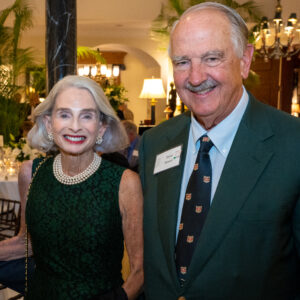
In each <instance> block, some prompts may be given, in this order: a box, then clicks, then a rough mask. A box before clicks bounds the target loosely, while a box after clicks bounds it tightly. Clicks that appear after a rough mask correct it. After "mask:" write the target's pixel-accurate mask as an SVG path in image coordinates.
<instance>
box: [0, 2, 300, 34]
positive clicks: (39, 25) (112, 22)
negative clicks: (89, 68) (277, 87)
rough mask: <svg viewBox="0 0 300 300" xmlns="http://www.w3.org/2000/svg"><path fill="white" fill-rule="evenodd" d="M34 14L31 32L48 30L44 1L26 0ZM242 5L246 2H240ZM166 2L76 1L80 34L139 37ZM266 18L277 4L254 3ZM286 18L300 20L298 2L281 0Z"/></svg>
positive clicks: (0, 4) (271, 14)
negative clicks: (293, 16)
mask: <svg viewBox="0 0 300 300" xmlns="http://www.w3.org/2000/svg"><path fill="white" fill-rule="evenodd" d="M27 1H28V2H29V3H31V5H32V8H33V10H34V28H33V29H32V30H34V31H36V32H38V31H44V26H45V0H44V1H43V0H27ZM237 1H238V2H240V3H243V2H245V1H243V0H237ZM13 2H14V0H0V10H2V9H3V8H5V7H7V6H9V5H11V4H12V3H13ZM166 2H167V0H150V1H148V0H109V1H100V0H77V25H78V31H79V32H80V29H81V28H82V29H86V30H84V31H85V33H84V34H89V31H88V29H90V28H93V31H94V30H99V31H100V32H102V34H103V33H106V34H111V32H114V34H115V33H116V32H120V33H124V32H128V31H129V32H130V31H132V30H135V31H136V34H139V33H140V32H142V31H145V30H147V29H148V28H149V26H150V24H151V21H152V20H153V19H154V18H155V17H156V16H157V15H158V14H159V11H160V7H161V3H166ZM255 2H256V3H257V4H258V5H259V7H260V9H261V11H262V12H263V14H264V15H266V16H267V17H269V18H272V17H273V15H274V11H275V5H276V3H277V1H276V0H255ZM281 4H282V7H283V17H284V18H287V17H288V15H289V13H290V12H296V13H297V15H298V17H299V18H300V1H299V0H281Z"/></svg>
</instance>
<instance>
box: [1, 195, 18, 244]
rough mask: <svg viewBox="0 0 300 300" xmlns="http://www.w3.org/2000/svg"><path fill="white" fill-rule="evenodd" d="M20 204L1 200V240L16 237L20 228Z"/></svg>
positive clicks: (14, 201)
mask: <svg viewBox="0 0 300 300" xmlns="http://www.w3.org/2000/svg"><path fill="white" fill-rule="evenodd" d="M20 215H21V210H20V202H19V201H16V200H8V199H3V198H0V240H4V239H7V238H10V237H13V236H15V235H16V234H17V233H18V231H19V228H20Z"/></svg>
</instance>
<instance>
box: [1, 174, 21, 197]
mask: <svg viewBox="0 0 300 300" xmlns="http://www.w3.org/2000/svg"><path fill="white" fill-rule="evenodd" d="M0 198H4V199H9V200H18V201H20V194H19V189H18V178H17V177H9V178H8V180H5V179H4V178H3V177H0Z"/></svg>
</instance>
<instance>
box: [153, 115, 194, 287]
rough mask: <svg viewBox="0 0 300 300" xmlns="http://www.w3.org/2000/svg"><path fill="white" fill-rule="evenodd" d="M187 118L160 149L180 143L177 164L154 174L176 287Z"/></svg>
mask: <svg viewBox="0 0 300 300" xmlns="http://www.w3.org/2000/svg"><path fill="white" fill-rule="evenodd" d="M187 119H188V121H186V122H185V123H184V124H183V126H181V127H179V128H178V127H177V129H175V130H174V128H172V133H171V134H170V135H169V136H167V137H166V139H167V140H168V141H167V142H166V143H165V146H164V149H162V151H161V152H163V151H167V150H169V149H172V148H174V147H176V146H179V145H182V153H181V157H180V163H179V166H177V167H174V168H170V169H167V170H165V171H162V172H161V173H158V174H157V175H155V176H157V215H158V228H159V233H160V238H161V241H162V245H163V248H164V253H165V256H166V260H167V264H168V267H169V270H170V273H171V274H172V277H173V280H174V282H175V284H176V285H177V288H179V287H180V286H179V282H178V279H177V273H176V268H175V260H174V251H175V241H176V224H177V215H178V203H179V196H180V188H181V180H182V175H183V170H184V163H185V157H186V150H187V143H188V137H189V128H190V118H187ZM178 130H179V131H178ZM174 133H175V134H174Z"/></svg>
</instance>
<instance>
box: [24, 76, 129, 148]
mask: <svg viewBox="0 0 300 300" xmlns="http://www.w3.org/2000/svg"><path fill="white" fill-rule="evenodd" d="M71 87H75V88H78V89H85V90H87V91H88V92H89V93H90V94H91V95H92V97H93V99H94V101H95V103H96V106H97V107H98V109H99V116H100V122H101V123H102V125H103V126H106V131H105V133H104V135H103V142H102V143H101V145H95V150H96V151H101V152H103V153H108V152H115V151H119V150H121V149H124V148H125V147H126V146H127V145H128V137H127V134H126V131H125V129H124V127H123V125H122V123H121V121H120V120H119V118H118V117H117V115H116V113H115V111H114V110H113V108H112V107H111V105H110V103H109V101H108V99H107V97H106V96H105V94H104V92H103V90H102V88H101V87H100V85H99V84H98V83H96V82H95V81H94V80H92V79H89V78H87V77H82V76H77V75H69V76H66V77H64V78H63V79H61V80H60V81H58V82H57V83H56V84H55V85H54V87H53V88H52V90H51V91H50V93H49V95H48V96H47V98H46V100H45V101H44V102H42V103H40V104H39V105H38V106H37V107H36V108H35V110H34V112H33V121H34V122H35V125H34V126H33V128H32V129H31V130H30V131H29V133H28V141H29V143H30V145H31V146H32V147H33V148H36V149H39V150H42V151H44V152H48V151H50V150H56V149H57V148H56V146H55V144H54V143H53V141H51V140H50V139H49V138H48V132H47V130H46V126H45V123H44V119H45V116H51V114H52V110H53V108H54V105H55V100H56V98H57V96H58V95H59V94H60V93H61V92H63V91H64V90H66V89H68V88H71Z"/></svg>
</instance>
